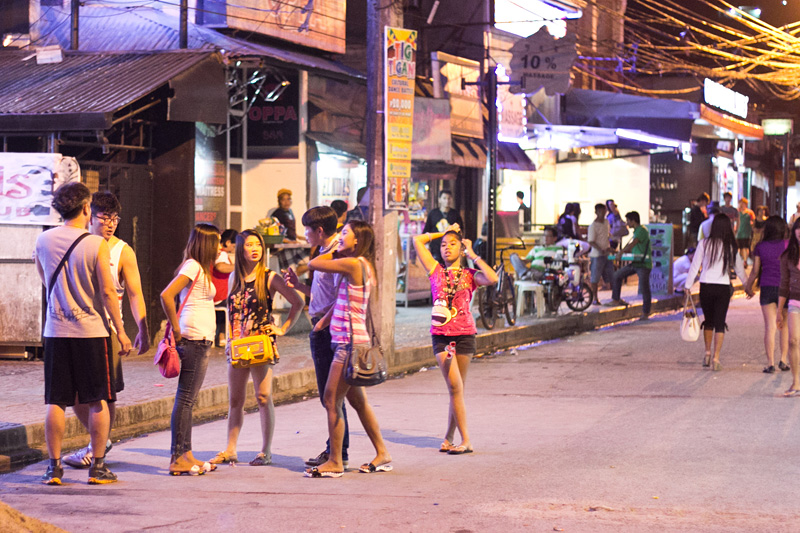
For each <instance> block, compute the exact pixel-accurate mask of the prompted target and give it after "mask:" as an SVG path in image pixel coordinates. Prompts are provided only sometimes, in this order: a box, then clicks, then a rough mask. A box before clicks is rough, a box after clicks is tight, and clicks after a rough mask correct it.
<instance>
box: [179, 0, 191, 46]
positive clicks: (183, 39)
mask: <svg viewBox="0 0 800 533" xmlns="http://www.w3.org/2000/svg"><path fill="white" fill-rule="evenodd" d="M178 40H179V46H180V47H181V49H182V50H185V49H186V48H189V0H181V10H180V30H179V32H178Z"/></svg>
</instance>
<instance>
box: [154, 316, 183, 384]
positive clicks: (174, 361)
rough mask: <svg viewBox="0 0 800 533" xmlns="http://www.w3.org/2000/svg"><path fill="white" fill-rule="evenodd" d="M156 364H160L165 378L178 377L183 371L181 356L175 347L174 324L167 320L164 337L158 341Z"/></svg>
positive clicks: (159, 366)
mask: <svg viewBox="0 0 800 533" xmlns="http://www.w3.org/2000/svg"><path fill="white" fill-rule="evenodd" d="M153 364H154V365H158V369H159V370H160V371H161V375H162V376H164V377H165V378H177V377H178V375H179V374H180V373H181V358H180V356H178V349H177V348H176V347H175V337H174V336H173V335H172V324H170V323H169V322H167V327H166V328H165V329H164V338H163V339H161V341H160V342H159V343H158V349H156V357H155V361H153Z"/></svg>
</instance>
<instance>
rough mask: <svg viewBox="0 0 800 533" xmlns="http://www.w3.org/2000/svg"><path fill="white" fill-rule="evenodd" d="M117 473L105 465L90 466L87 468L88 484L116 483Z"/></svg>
mask: <svg viewBox="0 0 800 533" xmlns="http://www.w3.org/2000/svg"><path fill="white" fill-rule="evenodd" d="M116 482H117V475H116V474H114V472H112V471H111V470H109V469H108V467H107V466H106V465H103V466H101V467H99V468H98V467H96V466H92V467H91V468H90V469H89V485H106V484H107V483H116Z"/></svg>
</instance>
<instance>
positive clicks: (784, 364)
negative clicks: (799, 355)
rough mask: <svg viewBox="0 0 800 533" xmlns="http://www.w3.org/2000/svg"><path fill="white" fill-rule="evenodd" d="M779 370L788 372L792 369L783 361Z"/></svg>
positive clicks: (779, 364)
mask: <svg viewBox="0 0 800 533" xmlns="http://www.w3.org/2000/svg"><path fill="white" fill-rule="evenodd" d="M778 368H780V369H781V372H786V371H787V370H790V369H791V367H790V366H789V365H787V364H786V363H784V362H783V361H781V362H780V363H778Z"/></svg>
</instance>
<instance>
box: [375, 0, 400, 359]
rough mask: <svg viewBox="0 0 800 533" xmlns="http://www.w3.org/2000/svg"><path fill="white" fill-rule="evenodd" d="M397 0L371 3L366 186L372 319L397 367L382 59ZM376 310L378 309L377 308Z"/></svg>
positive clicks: (393, 227)
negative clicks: (372, 260) (374, 290)
mask: <svg viewBox="0 0 800 533" xmlns="http://www.w3.org/2000/svg"><path fill="white" fill-rule="evenodd" d="M393 4H395V2H394V1H393V0H367V139H366V140H367V143H366V144H367V184H368V186H369V222H370V224H371V225H372V229H373V230H374V231H375V238H376V253H377V258H376V263H377V269H378V272H377V275H378V287H379V289H378V293H379V295H380V298H379V299H378V300H377V301H376V300H375V299H373V300H372V302H371V303H372V306H371V307H372V311H371V312H372V317H373V319H374V320H373V322H374V326H375V329H376V330H377V331H376V333H377V335H378V339H380V343H381V346H382V347H383V349H384V353H385V355H386V358H387V361H388V362H389V364H390V365H391V364H393V363H394V316H395V313H396V312H397V309H396V305H397V304H396V295H395V290H396V285H397V243H398V236H397V212H396V211H388V210H384V205H385V204H384V201H385V200H384V198H385V196H386V190H385V188H386V180H385V173H386V169H385V160H384V111H385V109H384V86H385V84H386V72H385V65H384V59H383V55H384V54H385V53H386V50H384V45H383V41H384V34H385V31H386V30H385V28H386V26H392V27H401V26H402V24H403V18H402V12H401V11H399V8H396V7H395V5H393ZM375 305H377V308H375Z"/></svg>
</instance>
